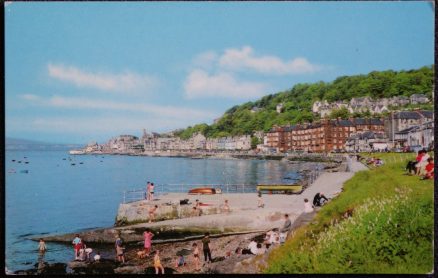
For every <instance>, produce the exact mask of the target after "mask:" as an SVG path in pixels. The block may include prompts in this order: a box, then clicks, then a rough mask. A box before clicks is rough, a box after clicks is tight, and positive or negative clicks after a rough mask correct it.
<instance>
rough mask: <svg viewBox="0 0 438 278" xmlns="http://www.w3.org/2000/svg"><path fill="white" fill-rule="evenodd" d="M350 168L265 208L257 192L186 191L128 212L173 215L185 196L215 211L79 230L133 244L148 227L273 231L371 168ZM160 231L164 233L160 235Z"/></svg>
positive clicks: (176, 233) (89, 237)
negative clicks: (225, 207) (307, 203)
mask: <svg viewBox="0 0 438 278" xmlns="http://www.w3.org/2000/svg"><path fill="white" fill-rule="evenodd" d="M349 168H350V170H351V172H337V173H323V174H322V175H320V176H319V177H318V179H317V180H316V181H315V182H314V183H313V184H312V185H310V186H309V187H308V188H307V189H306V190H305V191H304V192H303V193H302V194H300V195H283V194H273V195H265V194H264V195H263V200H264V203H265V207H264V208H257V194H256V193H230V194H216V195H201V196H196V195H188V194H184V193H168V194H167V195H164V196H162V197H161V199H160V200H157V201H153V202H150V203H147V204H146V205H145V202H144V201H140V202H137V203H131V204H130V206H131V207H132V208H133V209H132V210H127V212H126V213H125V214H126V215H129V213H133V214H139V215H140V217H147V216H144V215H145V211H147V208H148V207H149V206H151V205H155V204H157V205H158V206H159V209H158V211H157V213H158V212H159V211H160V210H161V213H160V214H159V215H161V216H163V217H164V216H166V215H168V216H169V217H170V216H172V215H175V209H177V207H178V206H179V205H172V204H170V205H167V204H166V203H172V202H173V203H176V202H178V204H179V200H181V199H189V200H190V201H191V202H192V203H194V202H195V200H196V199H199V200H200V201H201V202H203V203H208V204H211V206H210V207H211V213H210V211H209V210H208V209H207V210H205V213H204V214H203V215H202V216H197V217H185V218H178V219H169V220H163V221H158V222H155V223H150V224H149V223H139V224H135V225H128V226H122V227H111V228H105V229H94V230H89V231H82V232H79V234H80V235H81V237H82V238H83V239H84V241H85V242H96V243H113V242H114V240H115V237H116V236H117V234H121V236H122V238H123V239H124V241H125V242H131V243H133V242H138V241H141V240H142V233H143V231H144V230H145V229H146V228H150V229H151V230H152V231H153V232H154V233H157V237H155V239H158V240H169V239H172V238H173V239H176V238H180V239H183V238H187V237H190V236H194V235H195V236H196V235H200V234H202V233H203V232H205V231H210V232H211V233H214V234H221V233H233V232H251V231H260V230H269V229H272V228H275V227H281V225H282V224H283V218H282V216H283V214H284V213H288V214H289V216H290V218H291V220H292V221H295V219H296V218H297V217H298V216H299V215H300V214H301V213H302V212H303V210H304V198H307V199H309V200H312V199H313V196H314V195H315V194H316V193H317V192H324V194H325V195H326V196H327V197H328V198H332V197H335V196H337V195H338V194H339V193H340V192H341V190H342V185H343V183H344V182H345V181H347V180H348V179H350V178H351V177H352V176H353V175H354V172H356V171H361V170H366V169H367V168H366V167H365V166H363V165H362V164H360V163H359V162H356V161H350V167H349ZM225 199H227V200H228V201H229V205H230V208H231V212H230V213H227V214H225V213H217V212H218V211H215V212H214V213H213V210H214V209H213V208H214V207H216V208H217V207H218V206H219V205H220V204H222V203H223V202H224V200H225ZM142 204H143V205H142ZM133 205H136V206H133ZM139 207H142V208H140V210H139V213H137V210H138V209H139ZM181 207H183V206H181ZM191 207H192V206H190V205H189V206H187V209H188V210H190V208H191ZM122 210H123V206H122ZM128 211H130V212H128ZM181 211H185V208H184V209H181ZM176 213H177V212H176ZM180 213H181V214H180V217H181V216H182V217H184V216H185V213H186V212H180ZM146 214H147V212H146ZM120 215H122V213H120ZM157 218H158V219H160V216H158V217H157ZM143 219H147V218H143ZM158 234H160V235H161V236H158ZM39 237H40V236H37V237H35V238H39ZM73 237H74V234H73V233H71V234H64V235H51V236H45V237H43V238H45V240H46V241H58V242H71V240H72V239H73ZM154 242H156V241H154Z"/></svg>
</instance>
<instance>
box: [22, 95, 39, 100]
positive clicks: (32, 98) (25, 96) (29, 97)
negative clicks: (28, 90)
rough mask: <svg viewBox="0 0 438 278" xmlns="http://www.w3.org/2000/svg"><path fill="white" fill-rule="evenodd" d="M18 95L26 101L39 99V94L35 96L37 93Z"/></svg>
mask: <svg viewBox="0 0 438 278" xmlns="http://www.w3.org/2000/svg"><path fill="white" fill-rule="evenodd" d="M19 97H20V98H21V99H24V100H28V101H37V100H39V99H40V97H39V96H37V95H32V94H24V95H19Z"/></svg>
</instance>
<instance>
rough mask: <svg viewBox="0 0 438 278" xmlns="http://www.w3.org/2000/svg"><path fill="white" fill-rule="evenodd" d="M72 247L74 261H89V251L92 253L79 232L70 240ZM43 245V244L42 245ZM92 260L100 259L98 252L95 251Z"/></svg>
mask: <svg viewBox="0 0 438 278" xmlns="http://www.w3.org/2000/svg"><path fill="white" fill-rule="evenodd" d="M72 244H73V249H74V253H75V261H87V262H89V261H90V256H91V253H93V249H92V248H89V247H88V248H87V245H86V244H85V242H84V241H83V240H82V239H81V238H80V237H79V234H76V235H75V238H74V239H73V241H72ZM43 246H44V247H45V244H44V245H43ZM40 250H41V241H40ZM93 259H94V261H96V262H98V261H100V252H97V253H96V254H95V255H94V257H93Z"/></svg>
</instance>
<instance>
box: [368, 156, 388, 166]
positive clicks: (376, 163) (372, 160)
mask: <svg viewBox="0 0 438 278" xmlns="http://www.w3.org/2000/svg"><path fill="white" fill-rule="evenodd" d="M366 163H367V165H373V166H376V167H378V166H382V165H383V164H384V162H383V160H382V159H380V158H378V157H372V158H368V159H367V160H366Z"/></svg>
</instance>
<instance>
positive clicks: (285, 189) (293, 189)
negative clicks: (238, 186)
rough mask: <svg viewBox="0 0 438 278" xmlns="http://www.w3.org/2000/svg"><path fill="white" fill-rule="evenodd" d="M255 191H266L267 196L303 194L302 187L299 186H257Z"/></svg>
mask: <svg viewBox="0 0 438 278" xmlns="http://www.w3.org/2000/svg"><path fill="white" fill-rule="evenodd" d="M257 191H268V192H269V194H272V193H273V192H275V193H286V194H292V193H294V194H300V193H301V192H303V186H302V185H300V184H259V185H257Z"/></svg>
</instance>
